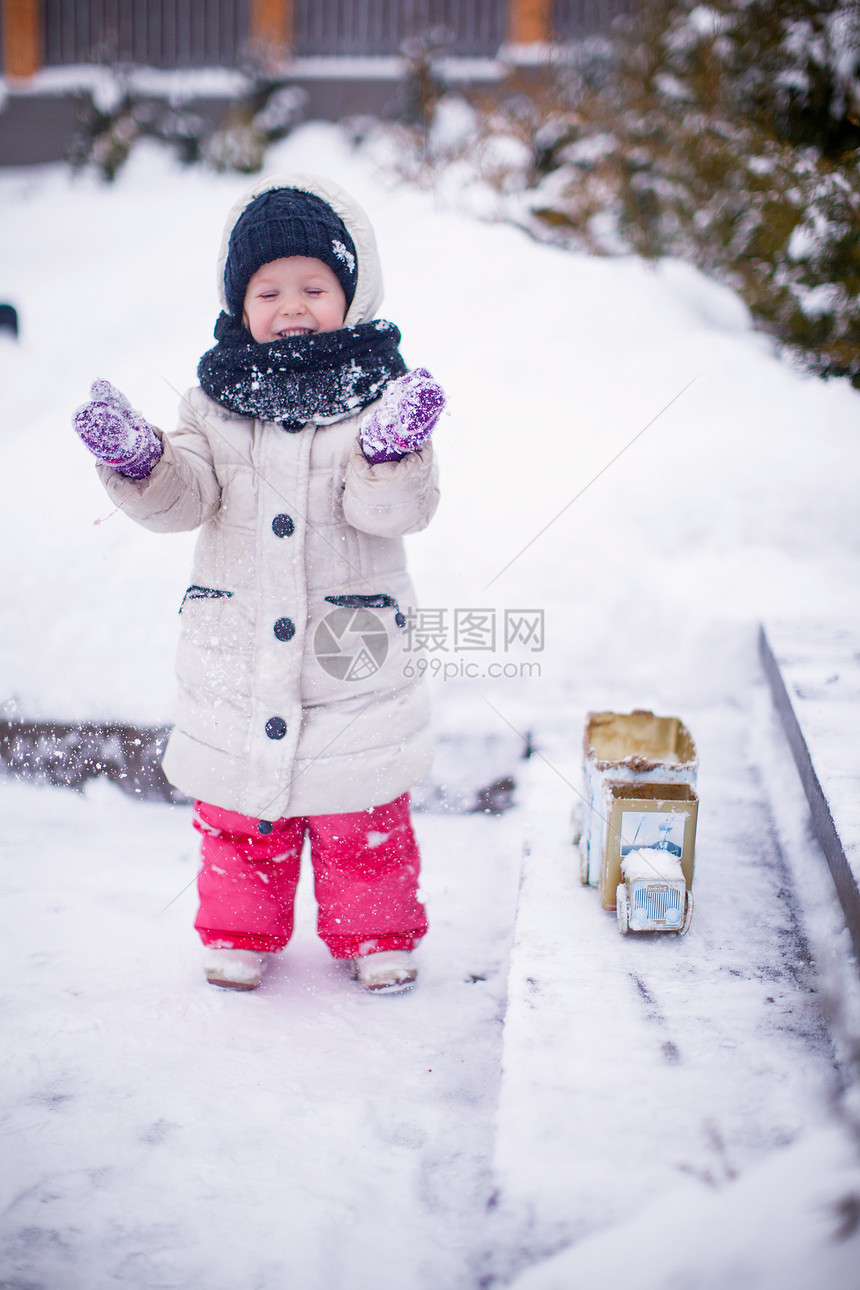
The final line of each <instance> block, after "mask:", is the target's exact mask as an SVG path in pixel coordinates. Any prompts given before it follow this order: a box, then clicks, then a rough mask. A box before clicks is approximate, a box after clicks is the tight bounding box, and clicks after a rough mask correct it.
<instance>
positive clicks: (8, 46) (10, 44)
mask: <svg viewBox="0 0 860 1290" xmlns="http://www.w3.org/2000/svg"><path fill="white" fill-rule="evenodd" d="M2 13H3V75H4V76H9V77H11V78H13V79H15V80H25V79H26V78H27V77H28V76H33V75H34V74H35V73H36V72H37V71H38V70H39V68H40V67H41V66H42V6H41V4H40V3H39V0H3V10H2Z"/></svg>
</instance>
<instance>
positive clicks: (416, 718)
mask: <svg viewBox="0 0 860 1290" xmlns="http://www.w3.org/2000/svg"><path fill="white" fill-rule="evenodd" d="M273 187H298V188H302V189H305V190H307V191H309V192H313V193H316V194H318V195H319V196H320V197H322V198H323V199H324V200H325V201H327V202H328V203H329V205H331V206H332V207H333V208H334V210H335V211H336V212H337V213H338V215H339V216H340V217H341V219H342V220H343V222H344V223H345V224H346V226H347V228H348V229H349V232H350V234H351V235H352V238H353V241H354V243H355V247H356V251H357V255H358V280H357V286H356V293H355V298H354V300H353V302H352V305H351V306H350V309H349V312H348V314H347V318H346V321H347V323H357V322H361V321H367V320H369V319H370V318H372V317H374V315H375V313H376V310H377V308H378V307H379V304H380V301H381V299H382V279H381V273H380V268H379V260H378V255H377V251H376V243H375V239H374V236H373V231H372V229H371V227H370V225H369V223H368V221H367V217H366V215H365V214H364V212H363V211H362V210H361V209H360V207H358V206H357V204H356V203H355V202H353V201H352V199H351V198H349V197H348V196H347V195H346V194H345V193H344V192H343V191H342V190H341V189H339V188H337V187H336V186H335V185H333V184H330V183H328V182H327V181H322V180H319V179H317V178H315V177H312V176H307V175H281V176H274V177H272V178H270V179H268V180H265V181H263V182H261V183H259V184H257V185H255V187H254V188H253V189H251V191H250V192H249V193H247V194H246V195H245V197H244V198H243V199H242V201H241V202H239V203H237V205H236V206H235V207H234V208H233V210H232V211H231V212H230V216H229V219H228V224H227V228H226V230H225V234H224V245H223V247H222V254H221V259H220V262H219V286H220V289H221V293H222V302H223V265H224V256H225V254H226V246H227V241H228V238H229V233H230V229H231V228H232V226H233V224H234V223H235V221H236V219H237V218H238V216H239V214H240V213H241V211H242V210H243V209H244V207H245V205H246V204H247V203H248V202H250V201H251V200H253V198H254V197H256V196H257V195H258V194H259V193H261V192H263V191H265V190H266V189H268V188H273ZM365 415H367V409H365V410H364V411H363V412H362V413H360V414H359V415H358V416H348V417H346V418H344V419H343V420H341V421H337V422H336V423H334V424H330V425H315V424H313V423H310V424H309V425H308V426H307V427H306V428H305V429H304V430H302V431H300V432H299V433H297V434H288V433H286V432H285V431H284V430H283V429H282V428H281V426H279V425H276V424H272V423H267V422H261V421H254V420H251V419H249V418H244V417H241V416H237V415H233V414H231V413H229V412H227V411H226V410H225V409H223V408H221V407H220V406H219V405H218V404H216V403H214V402H213V401H212V400H211V399H210V398H209V397H208V396H207V395H205V394H204V393H203V391H202V390H201V389H199V388H195V389H193V390H191V391H189V393H188V394H187V396H186V397H185V399H184V400H183V407H182V411H181V415H180V421H179V427H178V429H177V430H176V431H175V432H174V433H173V434H171V435H166V436H164V456H163V457H162V459H161V460H160V461H159V463H158V465H157V466H156V467H155V469H154V470H153V472H152V474H151V475H150V476H149V478H148V479H145V480H141V481H137V480H132V479H127V478H126V477H125V476H122V475H119V474H116V473H115V472H114V471H112V470H111V469H110V468H109V467H105V466H100V467H99V468H98V469H99V473H100V475H101V478H102V480H103V482H104V484H105V486H106V488H107V490H108V492H109V493H110V495H111V497H112V498H113V499H114V501H115V502H116V503H117V504H121V505H122V508H123V510H124V511H125V513H126V514H128V515H131V516H132V517H133V518H134V519H135V520H137V521H138V523H140V524H142V525H144V527H146V528H149V529H153V530H154V531H156V532H175V531H178V530H183V529H194V528H198V527H200V529H201V532H200V536H199V539H198V542H197V547H196V552H195V558H194V566H193V569H192V573H191V586H190V587H189V589H188V592H187V593H186V598H185V600H184V602H183V606H182V636H181V641H180V646H179V654H178V662H177V671H178V680H179V696H178V704H177V710H176V725H175V728H174V730H173V733H172V735H171V737H170V741H169V743H168V746H167V750H166V753H165V757H164V770H165V773H166V775H167V777H168V779H169V780H170V782H171V783H172V784H175V785H176V787H177V788H179V789H181V790H182V791H183V792H185V793H187V794H189V795H190V796H192V797H196V798H201V799H202V800H203V801H206V802H210V803H212V804H214V805H216V806H221V807H225V808H227V809H229V810H235V811H240V812H242V813H243V814H245V815H251V816H254V817H256V818H259V819H264V820H272V819H277V818H280V817H282V816H290V815H322V814H330V813H335V812H342V811H358V810H364V809H367V808H369V807H372V806H377V805H380V804H381V803H383V802H388V801H391V800H392V799H393V798H395V797H397V796H398V795H399V794H400V793H402V792H404V791H405V790H406V789H408V788H409V787H410V786H411V785H413V784H415V783H416V782H418V781H419V780H421V779H422V778H423V777H424V776H425V775H426V773H427V771H428V770H429V765H430V760H431V753H432V744H431V737H430V729H429V714H428V704H427V696H426V692H425V688H424V686H423V684H422V683H420V682H419V681H417V680H416V678H415V669H414V667H409V666H408V664H409V663H410V662H414V659H413V656H412V655H411V654H410V653H409V652H408V650H407V638H408V633H407V631H406V630H404V629H403V628H402V627H400V626H398V625H397V624H396V622H395V616H396V615H397V613H398V607H399V609H400V611H406V610H407V609H408V608H410V607H411V606H414V604H415V598H414V593H413V589H412V585H411V583H410V581H409V578H408V575H407V573H406V566H405V558H404V550H403V542H402V540H401V539H402V536H403V534H406V533H414V532H417V531H418V530H420V529H422V528H424V527H425V526H426V525H427V524H428V522H429V521H430V518H431V517H432V515H433V512H434V511H435V509H436V505H437V502H438V489H437V486H436V474H435V469H434V465H433V460H432V449H431V447H430V445H429V443H428V444H427V445H425V447H424V448H422V450H421V451H420V452H417V453H412V454H410V455H409V456H407V457H404V458H403V459H402V460H401V461H398V462H386V463H383V464H380V465H377V466H371V465H369V464H368V462H367V461H366V460H365V458H364V456H363V455H362V453H361V451H360V449H359V446H358V429H359V425H360V422H361V420H362V418H363V417H364V416H365ZM331 596H334V597H336V598H337V597H356V596H358V597H373V598H374V600H373V601H372V603H371V605H370V607H367V608H362V607H359V608H358V609H357V610H356V606H355V604H354V603H353V604H351V605H347V606H339V605H337V604H333V603H332V602H331V601H328V600H327V599H326V597H331ZM376 598H379V599H376ZM395 602H396V604H395ZM356 614H357V615H358V616H357V617H356ZM404 672H405V673H406V674H404Z"/></svg>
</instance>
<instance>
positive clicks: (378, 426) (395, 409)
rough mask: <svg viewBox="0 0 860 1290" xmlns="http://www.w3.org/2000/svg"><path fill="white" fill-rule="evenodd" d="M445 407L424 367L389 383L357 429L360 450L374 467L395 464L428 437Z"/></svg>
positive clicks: (439, 386)
mask: <svg viewBox="0 0 860 1290" xmlns="http://www.w3.org/2000/svg"><path fill="white" fill-rule="evenodd" d="M444 407H445V391H444V390H443V389H442V387H441V385H438V384H437V382H436V381H434V380H433V377H432V376H431V375H430V373H429V372H428V371H427V369H426V367H416V368H415V370H414V371H413V372H408V373H407V375H406V376H401V377H399V378H398V379H397V380H396V381H392V382H391V384H390V385H389V386H388V387H387V388H386V390H385V393H384V394H383V396H382V399H381V400H380V403H379V406H378V407H377V408H374V410H373V412H371V414H370V416H369V417H368V418H367V420H366V421H365V422H364V425H363V426H362V427H361V435H360V441H361V450H362V452H363V453H364V455H365V457H366V458H367V460H368V461H369V462H371V463H372V464H373V465H374V466H375V465H377V464H378V463H379V462H380V461H399V460H400V458H401V457H405V456H406V454H407V453H408V452H416V451H417V450H418V449H419V448H420V447H421V445H422V444H423V443H424V442H425V441H426V440H427V439H429V438H430V435H431V434H432V432H433V427H434V426H435V425H436V422H437V421H438V420H439V418H440V416H441V415H442V411H443V409H444Z"/></svg>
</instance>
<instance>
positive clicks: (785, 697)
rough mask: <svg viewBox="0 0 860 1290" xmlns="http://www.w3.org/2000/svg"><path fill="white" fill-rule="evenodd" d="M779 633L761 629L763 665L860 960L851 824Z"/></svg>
mask: <svg viewBox="0 0 860 1290" xmlns="http://www.w3.org/2000/svg"><path fill="white" fill-rule="evenodd" d="M777 634H778V633H777V632H775V631H774V629H772V628H768V627H766V626H764V625H762V626H761V628H760V631H759V653H760V656H761V660H762V665H763V667H764V671H765V675H766V677H767V680H768V683H769V685H770V691H771V695H772V697H773V702H774V706H775V707H776V710H777V713H778V714H779V717H780V721H781V722H782V727H783V729H784V731H785V735H786V738H787V740H788V743H789V747H790V748H791V751H792V755H793V757H794V760H795V763H796V765H797V769H798V772H799V774H800V778H801V782H802V783H803V788H804V792H805V793H806V799H807V801H808V803H809V809H810V812H811V814H812V820H813V823H814V825H815V831H816V833H817V835H818V839H819V841H820V843H821V847H822V850H823V851H824V854H825V856H826V858H827V863H828V865H829V867H830V872H831V874H832V876H833V882H834V885H835V887H836V892H837V895H838V896H839V901H840V904H841V905H842V909H843V912H844V914H845V920H846V922H847V924H848V930H849V933H850V936H851V942H852V944H853V946H854V953H855V955H856V957H857V960H858V962H860V887H858V879H857V874H856V872H855V869H854V867H852V864H851V861H850V859H849V855H848V853H847V850H846V847H847V846H848V839H847V838H845V837H843V834H845V832H846V829H845V827H844V826H842V834H841V833H840V827H841V821H840V820H839V813H838V811H837V813H836V815H837V818H836V819H834V811H833V809H832V793H831V792H829V791H828V790H829V788H830V785H829V784H828V776H827V774H826V772H824V771H823V770H821V769H816V765H815V761H814V757H813V751H812V750H811V748H810V741H809V733H808V731H805V730H804V724H805V723H804V711H803V707H804V704H803V696H802V694H801V693H800V691H799V690H798V689H797V688H796V687H794V686H792V685H791V682H790V681H789V680H788V679H787V676H786V675H784V673H785V672H786V671H787V669H788V666H789V663H788V661H787V659H786V657H785V655H784V652H783V649H782V647H781V646H780V645H779V644H777V642H776V641H775V640H772V639H771V637H772V636H776V635H777ZM855 748H858V749H860V745H858V744H855Z"/></svg>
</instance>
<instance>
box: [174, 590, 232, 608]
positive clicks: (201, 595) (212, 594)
mask: <svg viewBox="0 0 860 1290" xmlns="http://www.w3.org/2000/svg"><path fill="white" fill-rule="evenodd" d="M232 594H233V593H232V591H221V590H219V589H218V588H217V587H198V586H197V585H196V584H194V585H192V586H190V587H189V588H188V589H187V591H186V592H185V595H184V596H183V597H182V604H181V605H180V606H179V612H180V614H181V613H182V609H183V606H184V604H185V602H186V600H224V599H229V597H230V596H232Z"/></svg>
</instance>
